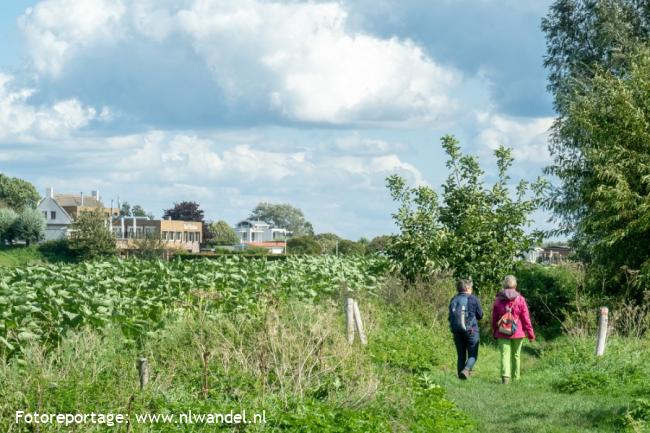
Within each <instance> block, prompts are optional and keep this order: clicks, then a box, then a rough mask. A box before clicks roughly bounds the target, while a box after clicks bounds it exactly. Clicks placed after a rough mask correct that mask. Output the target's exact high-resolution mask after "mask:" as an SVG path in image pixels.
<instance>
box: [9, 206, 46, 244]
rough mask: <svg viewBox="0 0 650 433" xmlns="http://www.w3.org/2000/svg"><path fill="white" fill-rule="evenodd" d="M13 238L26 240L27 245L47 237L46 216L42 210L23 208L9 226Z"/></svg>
mask: <svg viewBox="0 0 650 433" xmlns="http://www.w3.org/2000/svg"><path fill="white" fill-rule="evenodd" d="M9 230H10V231H11V237H12V239H13V240H21V241H25V243H26V244H27V245H29V244H30V243H32V242H38V241H40V240H42V239H43V238H45V218H43V215H42V214H41V212H40V211H38V210H36V209H31V208H25V209H23V210H22V211H21V212H20V213H19V214H18V216H17V217H16V219H15V220H14V222H13V224H12V226H11V227H10V228H9Z"/></svg>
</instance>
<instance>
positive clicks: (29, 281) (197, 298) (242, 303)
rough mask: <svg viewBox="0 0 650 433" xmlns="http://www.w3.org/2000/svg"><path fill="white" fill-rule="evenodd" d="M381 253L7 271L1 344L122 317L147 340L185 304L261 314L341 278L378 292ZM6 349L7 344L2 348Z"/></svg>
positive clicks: (308, 297) (2, 282) (313, 295)
mask: <svg viewBox="0 0 650 433" xmlns="http://www.w3.org/2000/svg"><path fill="white" fill-rule="evenodd" d="M376 266H377V259H374V258H368V257H355V258H338V257H332V256H326V257H303V258H295V257H289V258H288V259H287V260H282V261H268V262H267V261H266V260H254V259H244V258H241V257H238V256H230V257H220V258H218V259H211V260H205V259H202V260H187V261H185V260H174V261H171V262H167V263H163V262H160V261H149V262H147V261H139V260H125V261H117V260H115V261H112V262H83V263H80V264H74V265H67V264H56V265H55V264H48V265H41V266H32V267H24V268H20V267H17V268H1V269H0V346H3V345H4V347H5V349H8V350H9V351H10V352H13V351H16V350H19V349H20V348H21V347H23V343H24V342H26V341H30V340H35V341H39V342H56V341H58V340H59V339H61V338H62V337H63V336H64V335H65V333H66V332H67V331H68V330H71V329H75V328H79V327H83V326H88V327H90V328H99V329H101V328H103V327H104V326H106V325H108V324H110V323H115V324H116V325H117V326H119V327H121V329H122V330H123V332H124V334H125V335H126V336H127V337H129V338H131V339H135V338H140V337H143V336H145V335H146V333H147V332H149V331H154V330H156V329H160V328H161V327H163V326H164V324H165V323H166V322H167V320H168V319H171V318H173V317H175V316H176V315H178V314H179V313H180V312H181V311H182V310H183V308H190V309H193V308H195V306H196V305H198V304H201V305H202V308H204V309H205V311H206V312H210V313H211V314H215V315H216V314H219V313H221V312H240V313H245V314H254V313H256V312H260V311H262V310H264V308H265V306H266V303H267V302H269V301H271V300H272V299H296V300H305V301H307V302H311V301H315V300H318V299H322V298H332V297H335V296H338V294H339V292H340V287H341V284H343V283H345V284H346V285H347V286H348V287H349V288H350V289H351V290H362V289H365V290H373V289H374V287H375V286H376V284H377V282H378V275H377V274H375V269H378V268H377V267H376ZM1 350H2V348H1V347H0V351H1Z"/></svg>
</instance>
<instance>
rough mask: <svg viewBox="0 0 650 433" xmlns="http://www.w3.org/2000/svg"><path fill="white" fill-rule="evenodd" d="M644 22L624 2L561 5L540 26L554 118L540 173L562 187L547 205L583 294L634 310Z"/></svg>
mask: <svg viewBox="0 0 650 433" xmlns="http://www.w3.org/2000/svg"><path fill="white" fill-rule="evenodd" d="M649 22H650V15H649V14H648V9H647V7H645V5H644V4H643V2H636V1H631V0H609V1H603V2H582V1H575V0H574V1H569V0H558V1H556V2H555V3H554V5H553V6H552V7H551V10H550V12H549V15H548V17H547V18H546V19H545V20H544V22H543V29H544V31H545V32H546V36H547V57H546V61H545V64H546V66H547V67H548V68H549V71H550V82H549V89H550V90H551V91H552V93H553V96H554V100H555V105H556V109H557V110H558V113H559V117H558V119H557V121H556V123H555V125H554V127H553V136H552V142H551V145H550V150H551V153H552V155H553V157H554V161H553V164H552V165H551V166H550V167H548V169H547V170H548V172H549V173H551V174H553V175H554V176H557V178H558V179H559V180H560V182H559V184H558V185H557V186H556V187H555V188H554V189H553V190H552V194H551V195H550V198H549V202H548V206H549V207H550V209H552V210H553V211H554V213H555V215H556V217H557V219H558V223H559V228H558V230H557V232H561V233H566V234H570V235H572V236H573V239H572V241H573V243H574V244H575V245H576V246H577V249H578V253H579V255H580V257H581V259H582V260H583V261H584V262H585V263H586V264H587V266H588V274H589V276H590V277H589V279H590V284H589V286H590V288H592V290H601V289H603V288H604V289H605V291H606V292H607V293H609V294H618V295H620V296H621V297H625V296H627V295H628V294H630V293H631V294H633V295H634V296H635V298H636V300H637V302H640V301H641V300H642V299H643V296H644V294H643V292H644V290H645V289H646V288H647V287H648V284H647V282H648V280H649V279H650V261H649V260H650V247H649V245H650V242H649V240H650V224H649V223H648V198H649V197H650V183H649V182H650V181H649V179H650V174H649V173H650V172H648V162H649V160H648V155H649V154H650V148H649V147H648V137H649V134H650V129H649V128H648V126H647V123H648V119H649V118H650V110H649V109H648V106H647V103H646V101H647V98H648V84H649V83H650V82H649V80H648V72H649V71H650V51H649V50H648V44H647V41H648V36H649V35H650V33H649V28H650V27H648V23H649Z"/></svg>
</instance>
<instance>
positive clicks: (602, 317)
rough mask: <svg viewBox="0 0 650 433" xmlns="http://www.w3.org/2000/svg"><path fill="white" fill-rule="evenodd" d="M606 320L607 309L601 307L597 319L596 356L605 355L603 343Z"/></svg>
mask: <svg viewBox="0 0 650 433" xmlns="http://www.w3.org/2000/svg"><path fill="white" fill-rule="evenodd" d="M608 319H609V309H608V308H607V307H601V308H600V314H599V319H598V341H597V343H596V356H603V355H604V354H605V343H606V342H607V322H608Z"/></svg>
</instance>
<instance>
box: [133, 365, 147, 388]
mask: <svg viewBox="0 0 650 433" xmlns="http://www.w3.org/2000/svg"><path fill="white" fill-rule="evenodd" d="M136 365H137V367H138V375H139V377H140V390H141V391H142V390H143V389H144V387H145V386H147V383H148V382H149V364H148V363H147V358H138V362H137V363H136Z"/></svg>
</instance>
